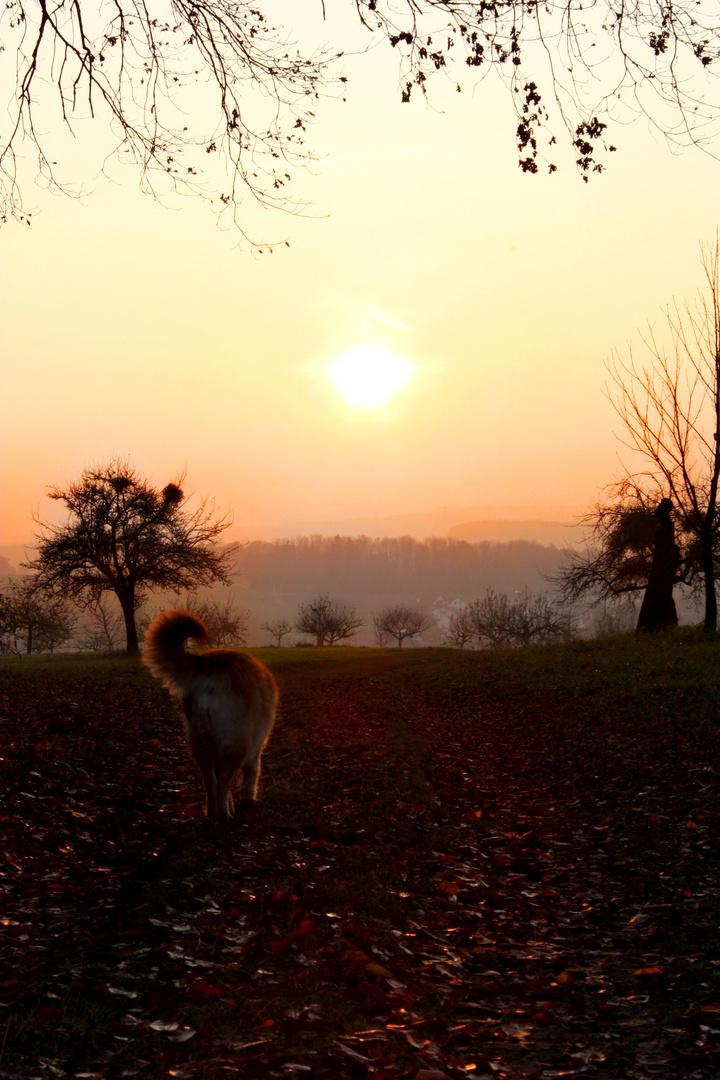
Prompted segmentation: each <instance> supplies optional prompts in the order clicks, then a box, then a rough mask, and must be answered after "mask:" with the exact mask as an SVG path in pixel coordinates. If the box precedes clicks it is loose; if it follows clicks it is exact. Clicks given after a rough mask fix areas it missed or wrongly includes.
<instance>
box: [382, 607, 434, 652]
mask: <svg viewBox="0 0 720 1080" xmlns="http://www.w3.org/2000/svg"><path fill="white" fill-rule="evenodd" d="M373 624H374V626H375V634H376V636H377V638H378V641H379V642H380V643H381V644H382V637H383V635H387V636H389V637H392V638H395V640H396V642H397V647H398V649H400V648H402V643H403V641H405V640H406V639H407V638H414V637H417V635H418V634H422V633H424V632H425V631H426V630H429V629H430V626H431V625H432V623H431V621H430V619H429V618H428V616H427V615H426V614H425V612H424V611H420V610H419V609H418V608H411V607H408V606H407V605H406V604H396V605H395V606H394V607H390V608H386V609H385V610H384V611H381V612H380V614H379V615H373Z"/></svg>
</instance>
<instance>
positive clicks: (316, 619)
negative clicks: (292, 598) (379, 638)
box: [295, 596, 365, 648]
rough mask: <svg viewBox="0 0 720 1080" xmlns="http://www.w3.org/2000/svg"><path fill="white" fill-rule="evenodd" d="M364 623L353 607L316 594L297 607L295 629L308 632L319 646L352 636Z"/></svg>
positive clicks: (334, 643)
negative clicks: (313, 597)
mask: <svg viewBox="0 0 720 1080" xmlns="http://www.w3.org/2000/svg"><path fill="white" fill-rule="evenodd" d="M364 625H365V620H364V619H362V618H360V617H359V616H358V614H357V612H356V611H355V608H351V607H345V606H344V605H342V604H338V603H336V602H335V601H334V600H331V599H330V597H329V596H318V597H316V598H315V599H314V600H310V601H308V602H307V603H306V604H300V606H299V607H298V613H297V618H296V620H295V629H296V630H299V631H300V633H301V634H310V635H311V636H312V637H314V638H315V644H316V645H317V646H318V647H319V648H320V647H322V646H324V645H337V643H338V642H339V641H346V640H347V639H348V638H351V637H353V636H354V635H355V634H356V633H357V632H358V630H359V629H360V628H361V627H362V626H364Z"/></svg>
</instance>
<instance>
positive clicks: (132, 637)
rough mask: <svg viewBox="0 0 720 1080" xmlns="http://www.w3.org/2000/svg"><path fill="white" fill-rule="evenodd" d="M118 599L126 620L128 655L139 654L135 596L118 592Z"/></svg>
mask: <svg viewBox="0 0 720 1080" xmlns="http://www.w3.org/2000/svg"><path fill="white" fill-rule="evenodd" d="M118 600H119V601H120V607H121V608H122V613H123V619H124V620H125V636H126V638H127V647H126V650H125V651H126V652H127V654H128V656H139V655H140V646H139V644H138V635H137V626H136V625H135V597H134V596H133V595H132V594H131V593H127V594H123V595H122V596H120V595H119V594H118Z"/></svg>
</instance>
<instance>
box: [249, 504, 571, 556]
mask: <svg viewBox="0 0 720 1080" xmlns="http://www.w3.org/2000/svg"><path fill="white" fill-rule="evenodd" d="M583 512H584V508H583V507H580V506H569V505H568V506H565V505H557V506H502V507H500V506H471V507H465V508H462V507H461V508H459V509H458V508H451V509H443V510H432V511H430V512H428V513H418V514H396V515H383V516H377V517H371V516H365V517H357V518H337V519H327V520H321V519H317V520H314V521H311V520H305V521H282V522H276V523H275V524H274V525H272V526H271V527H270V528H269V529H263V530H262V532H263V535H262V537H254V539H263V540H275V539H288V538H291V537H295V536H313V535H316V536H369V537H372V538H374V539H381V538H384V537H388V536H412V537H414V538H415V539H416V540H427V539H429V538H430V537H434V536H452V537H455V538H456V539H457V538H460V539H463V540H469V541H470V542H471V543H472V542H478V541H482V540H496V539H497V540H503V541H504V540H534V541H536V542H537V543H540V544H555V545H556V546H557V545H560V546H565V545H566V544H568V543H570V542H577V537H576V536H575V535H573V534H575V533H577V532H578V530H576V529H573V528H572V523H573V522H574V521H576V520H577V519H578V518H579V517H580V515H581V514H582V513H583ZM465 523H467V524H465ZM501 524H506V525H507V526H508V527H509V530H510V532H509V533H508V534H507V535H500V533H499V532H498V533H497V534H495V535H489V534H483V535H479V536H478V537H477V538H475V537H474V536H466V535H465V534H463V533H457V532H455V531H454V530H456V529H458V528H459V529H465V528H467V527H469V526H472V527H473V528H474V527H476V526H477V527H488V526H489V527H491V528H492V527H496V526H499V525H501ZM548 527H549V529H550V531H548ZM566 533H567V536H566V535H565V534H566ZM548 537H553V538H552V539H548ZM558 537H559V538H560V539H558Z"/></svg>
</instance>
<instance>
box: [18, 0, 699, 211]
mask: <svg viewBox="0 0 720 1080" xmlns="http://www.w3.org/2000/svg"><path fill="white" fill-rule="evenodd" d="M354 7H355V9H356V13H357V17H358V20H359V23H360V24H361V26H362V27H363V28H364V32H363V40H364V41H366V42H367V44H368V46H372V45H375V44H376V43H377V42H378V41H381V42H383V44H384V45H385V47H388V46H390V47H392V48H393V49H395V50H396V52H397V54H398V59H399V64H400V93H401V97H402V100H403V101H409V100H410V98H411V95H412V94H413V92H414V91H419V92H420V93H421V94H427V93H428V92H429V90H430V87H431V85H432V83H433V80H437V79H440V78H442V79H443V80H444V81H446V82H447V81H449V82H450V85H451V86H453V87H455V88H457V89H458V90H460V88H461V83H463V82H467V83H469V85H470V86H471V87H472V88H473V89H474V87H475V85H476V84H477V83H478V82H479V81H480V80H482V78H483V77H484V76H485V75H487V74H488V73H489V72H493V74H494V75H495V76H496V77H497V78H498V79H499V81H500V82H501V84H503V85H504V87H505V89H506V91H507V93H508V96H509V99H510V101H511V103H512V106H513V108H514V111H515V139H516V142H517V148H518V156H519V163H520V167H521V168H522V169H523V170H524V171H525V172H537V171H538V168H539V164H540V162H541V160H542V150H541V145H540V144H541V141H543V142H544V143H545V144H546V145H547V146H550V147H551V146H552V145H553V144H554V143H555V141H556V136H555V135H554V134H553V132H554V131H555V130H556V129H557V126H558V125H560V126H564V128H565V129H566V131H567V132H568V136H569V141H570V142H571V143H572V148H573V151H574V155H575V160H576V163H577V167H578V169H579V171H580V173H581V175H582V176H583V178H584V179H587V176H588V174H589V173H590V172H592V171H599V170H600V169H602V164H601V162H600V161H599V160H598V152H599V151H602V150H608V151H609V150H612V149H614V148H613V147H612V146H610V145H608V144H607V143H606V141H605V129H606V122H607V120H608V118H617V119H619V120H622V119H627V117H628V116H629V115H633V114H637V113H644V114H645V115H646V116H648V117H649V119H650V121H651V122H652V124H653V125H654V126H655V127H656V128H657V129H659V130H660V131H661V132H662V133H663V134H664V135H665V136H667V137H668V138H669V139H670V140H672V141H675V142H683V141H684V142H687V141H689V142H694V143H696V144H700V145H704V144H707V143H709V142H710V141H711V140H712V138H713V136H714V135H715V129H716V123H717V119H718V96H717V89H716V85H715V81H714V80H713V79H712V78H711V76H712V72H713V70H714V64H715V61H716V60H717V58H718V51H719V46H720V34H719V32H718V23H717V12H716V11H715V8H714V5H713V4H712V3H703V4H701V3H699V2H698V0H662V2H660V0H635V2H634V3H632V4H615V3H613V2H612V0H596V2H595V3H590V4H588V3H587V2H586V0H545V2H544V3H542V4H538V3H537V2H536V0H493V2H492V3H487V2H485V0H481V2H475V0H355V4H354ZM270 9H271V5H268V4H264V3H260V2H257V0H235V2H233V0H171V2H168V0H165V2H157V3H153V4H151V5H146V4H144V3H140V2H138V0H96V2H95V3H93V4H90V3H88V2H87V0H57V2H56V3H54V4H53V5H50V4H47V3H46V2H45V0H8V2H7V4H6V5H5V10H4V12H3V15H2V30H1V31H0V32H1V33H2V41H3V46H4V49H5V52H6V53H7V55H8V57H10V58H12V59H11V62H10V63H9V64H8V68H9V69H10V70H14V72H15V86H14V93H13V94H12V96H11V99H10V103H9V114H8V115H7V125H6V127H5V129H4V132H3V135H2V142H1V144H0V169H1V171H2V179H3V184H2V193H1V194H0V203H1V205H2V214H3V217H5V218H7V217H8V216H10V215H12V216H15V217H20V218H24V219H27V215H26V213H25V211H24V210H23V202H22V194H21V190H20V187H21V182H20V173H19V168H18V164H19V158H20V156H21V153H22V144H23V142H25V143H28V144H29V145H30V147H31V148H32V150H33V153H34V157H35V163H34V165H35V168H36V170H37V171H39V173H40V175H41V176H42V178H43V180H44V182H45V183H46V184H49V185H50V186H51V187H54V188H61V189H63V190H69V189H70V185H69V184H68V182H67V181H66V174H67V172H68V167H67V164H66V163H65V160H64V159H67V158H68V157H70V156H71V155H72V154H73V153H74V152H75V147H76V146H77V145H78V142H77V136H78V134H79V133H81V131H82V126H83V124H84V123H85V122H87V121H89V120H96V121H97V122H98V123H99V124H101V125H102V127H103V130H109V131H110V132H111V133H112V138H113V142H112V143H111V144H110V147H109V150H110V153H111V154H112V153H113V152H114V153H115V154H117V155H118V156H119V157H120V158H121V159H123V160H128V161H129V162H131V163H132V164H134V165H136V166H137V167H138V168H139V170H140V173H141V177H142V184H143V187H144V188H145V189H146V190H149V191H151V192H156V191H158V192H160V193H162V191H163V190H165V188H166V187H167V186H168V184H169V185H170V186H171V187H175V188H180V189H183V190H187V191H190V192H192V193H196V194H202V195H204V196H206V197H209V198H211V199H213V200H214V201H215V202H216V204H217V205H218V206H220V207H222V206H229V207H231V208H232V209H233V211H234V209H235V207H236V205H237V203H238V202H239V201H240V198H241V195H242V193H243V192H244V191H250V192H252V194H253V195H254V196H255V197H256V198H257V199H259V200H260V201H261V202H262V203H270V204H273V203H277V202H280V203H281V204H282V203H285V202H286V195H285V191H286V185H287V183H288V181H289V179H290V170H291V167H292V166H293V165H294V164H296V163H297V162H299V161H305V160H307V151H306V148H305V145H304V137H305V132H306V128H307V125H308V123H309V122H310V121H312V119H313V116H314V113H315V110H316V108H317V100H318V98H319V96H320V95H321V94H323V93H332V94H337V93H339V92H342V90H341V87H342V84H343V83H344V82H345V81H346V79H345V76H344V75H343V74H342V73H341V65H340V63H339V56H340V55H341V53H340V52H339V50H338V49H332V48H327V47H325V46H323V47H322V48H318V49H315V48H313V47H312V46H309V47H308V46H303V48H298V47H297V46H296V45H295V44H293V43H292V40H291V38H292V36H293V34H292V31H290V32H288V31H286V30H285V29H284V28H281V27H278V26H277V25H273V22H274V20H275V19H276V18H277V17H279V16H280V14H281V13H280V12H274V13H272V14H270ZM318 11H319V12H320V11H322V14H323V16H325V14H326V5H325V2H324V0H319V4H318ZM297 12H298V13H297V15H296V14H295V11H294V9H292V8H288V9H287V12H286V14H287V17H288V18H289V19H290V20H291V21H294V20H295V19H297V21H298V30H301V31H302V34H303V37H304V38H306V39H307V37H308V35H309V33H311V31H309V29H308V26H307V19H306V18H305V16H306V11H305V8H298V9H297ZM327 13H328V15H329V16H330V19H332V16H333V14H334V11H333V9H330V8H329V9H328V12H327ZM303 20H304V22H303ZM318 32H319V33H320V34H321V36H322V39H323V41H324V40H326V38H327V36H330V37H332V35H333V33H335V32H336V31H335V27H334V25H332V26H331V24H330V21H328V22H327V23H326V22H324V21H323V22H322V24H321V26H320V27H319V29H318ZM352 47H353V49H354V50H355V51H357V44H356V43H355V42H354V41H353V43H352ZM368 56H369V59H368V62H371V60H370V57H372V56H373V53H372V52H369V54H368ZM63 127H64V128H65V129H66V131H67V133H68V135H69V136H70V137H68V138H65V139H64V140H63V139H62V137H60V138H59V137H58V129H59V128H60V129H62V128H63ZM546 166H547V168H549V169H550V170H551V171H553V170H554V169H555V168H556V166H555V164H554V163H553V162H552V161H547V162H546Z"/></svg>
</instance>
